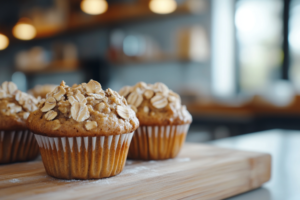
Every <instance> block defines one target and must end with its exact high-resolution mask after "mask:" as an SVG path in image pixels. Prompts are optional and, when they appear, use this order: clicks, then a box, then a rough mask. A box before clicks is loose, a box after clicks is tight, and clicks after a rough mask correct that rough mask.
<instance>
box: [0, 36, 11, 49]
mask: <svg viewBox="0 0 300 200" xmlns="http://www.w3.org/2000/svg"><path fill="white" fill-rule="evenodd" d="M8 44H9V39H8V38H7V37H6V36H5V35H3V34H1V33H0V50H4V49H6V48H7V46H8Z"/></svg>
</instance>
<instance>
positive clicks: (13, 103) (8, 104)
mask: <svg viewBox="0 0 300 200" xmlns="http://www.w3.org/2000/svg"><path fill="white" fill-rule="evenodd" d="M37 104H38V101H37V99H35V98H34V97H33V96H31V95H28V94H26V93H24V92H21V91H20V90H18V88H17V86H16V85H15V84H14V83H12V82H4V83H2V85H1V86H0V163H11V162H16V161H27V160H32V159H34V158H36V157H37V155H38V152H39V151H38V146H37V143H36V141H35V139H34V137H33V134H32V133H31V132H30V131H29V130H28V128H27V125H26V119H27V118H28V116H29V114H30V112H32V111H34V110H36V109H37V106H36V105H37Z"/></svg>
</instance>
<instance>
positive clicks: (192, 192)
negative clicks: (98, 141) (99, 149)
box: [0, 143, 271, 199]
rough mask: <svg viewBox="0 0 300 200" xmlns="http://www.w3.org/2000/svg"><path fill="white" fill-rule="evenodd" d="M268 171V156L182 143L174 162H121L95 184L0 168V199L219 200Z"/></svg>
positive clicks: (37, 167) (30, 165) (31, 165)
mask: <svg viewBox="0 0 300 200" xmlns="http://www.w3.org/2000/svg"><path fill="white" fill-rule="evenodd" d="M270 173H271V156H270V155H269V154H265V153H256V152H246V151H238V150H231V149H223V148H218V147H214V146H208V145H199V144H190V143H186V144H185V145H184V146H183V149H182V151H181V152H180V154H179V156H178V157H177V158H174V159H169V160H164V161H147V162H142V161H131V160H127V162H126V166H125V168H124V170H123V172H122V173H121V174H119V175H117V176H115V177H111V178H106V179H99V180H86V181H81V180H60V179H55V178H52V177H50V176H48V175H47V174H46V172H45V170H44V167H43V163H42V161H40V160H36V161H32V162H25V163H17V164H9V165H0V199H180V198H187V199H224V198H227V197H230V196H233V195H236V194H239V193H242V192H246V191H249V190H251V189H254V188H257V187H259V186H261V185H262V184H263V183H265V182H266V181H268V180H269V179H270Z"/></svg>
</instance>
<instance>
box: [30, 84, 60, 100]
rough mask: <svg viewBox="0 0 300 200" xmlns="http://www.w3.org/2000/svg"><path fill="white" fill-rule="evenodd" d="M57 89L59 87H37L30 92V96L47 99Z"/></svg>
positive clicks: (48, 85)
mask: <svg viewBox="0 0 300 200" xmlns="http://www.w3.org/2000/svg"><path fill="white" fill-rule="evenodd" d="M56 87H57V85H50V84H47V85H36V86H35V87H34V88H32V89H30V90H28V94H31V95H32V96H34V97H36V98H38V97H41V98H43V99H44V98H46V95H47V94H48V93H49V92H52V91H53V90H54V89H55V88H56Z"/></svg>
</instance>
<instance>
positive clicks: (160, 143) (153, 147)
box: [128, 124, 190, 160]
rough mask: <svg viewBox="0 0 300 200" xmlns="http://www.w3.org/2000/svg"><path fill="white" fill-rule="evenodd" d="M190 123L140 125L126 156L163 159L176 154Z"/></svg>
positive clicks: (130, 157) (141, 158) (142, 158)
mask: <svg viewBox="0 0 300 200" xmlns="http://www.w3.org/2000/svg"><path fill="white" fill-rule="evenodd" d="M189 126H190V124H184V125H173V126H140V127H139V128H138V129H137V130H136V132H135V134H134V136H133V138H132V141H131V144H130V148H129V152H128V158H129V159H139V160H163V159H169V158H174V157H176V156H177V155H178V153H179V151H180V149H181V147H182V145H183V143H184V141H185V137H186V134H187V132H188V129H189Z"/></svg>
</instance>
